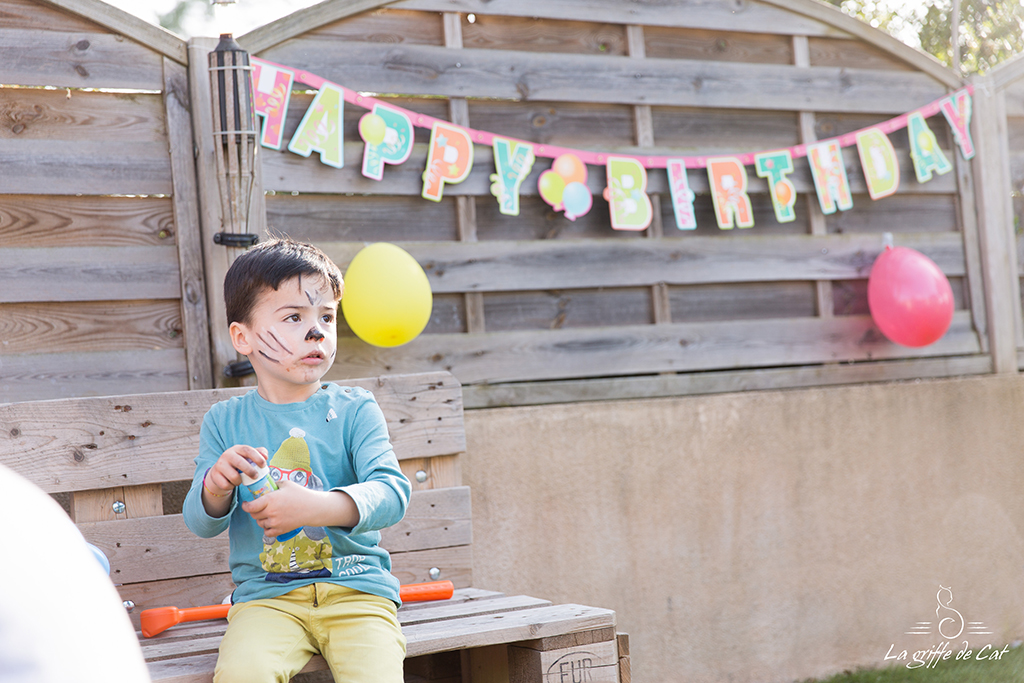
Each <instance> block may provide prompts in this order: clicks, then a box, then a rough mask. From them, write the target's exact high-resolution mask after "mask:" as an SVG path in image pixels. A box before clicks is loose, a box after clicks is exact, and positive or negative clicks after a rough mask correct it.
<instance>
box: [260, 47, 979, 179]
mask: <svg viewBox="0 0 1024 683" xmlns="http://www.w3.org/2000/svg"><path fill="white" fill-rule="evenodd" d="M254 59H255V58H254ZM259 61H260V62H262V63H264V64H267V65H269V66H273V67H276V68H278V69H285V70H287V71H291V72H293V73H294V74H295V80H297V81H301V82H302V83H305V84H306V85H308V86H310V87H312V88H316V89H317V90H319V89H320V88H322V87H323V86H324V84H325V83H330V84H331V85H333V86H334V87H336V88H338V89H339V90H341V91H342V92H343V93H344V96H345V101H346V102H348V103H349V104H354V105H356V106H357V107H362V108H363V109H367V110H370V109H373V105H375V104H381V105H384V106H387V107H390V108H391V109H394V110H397V111H400V112H402V113H403V114H405V115H406V116H408V117H409V119H410V120H411V121H412V123H413V125H414V126H417V127H419V128H427V129H430V128H433V126H434V124H435V123H437V122H443V123H450V122H449V121H444V120H443V119H438V118H434V117H433V116H427V115H426V114H418V113H416V112H414V111H410V110H408V109H403V108H402V107H398V106H395V105H394V104H390V103H388V102H383V101H382V100H378V99H377V98H375V97H370V96H369V95H361V94H359V93H357V92H356V91H354V90H350V89H349V88H346V87H345V86H343V85H339V84H337V83H334V82H333V81H328V80H327V79H326V78H322V77H321V76H317V75H316V74H314V73H310V72H309V71H303V70H301V69H293V68H291V67H288V66H285V65H283V64H275V63H274V62H270V61H267V60H266V59H262V58H260V59H259ZM963 90H966V91H967V94H969V95H973V94H974V86H973V85H970V84H969V85H966V86H964V87H963V88H962V89H961V90H958V91H956V92H961V91H963ZM955 94H956V93H951V94H950V95H943V96H942V97H940V98H939V99H937V100H935V101H933V102H929V103H928V104H926V105H924V106H923V107H919V108H917V109H914V110H913V111H908V112H906V113H904V114H900V115H899V116H896V117H893V118H891V119H889V120H887V121H882V122H881V123H877V124H875V125H873V126H867V127H865V128H861V129H859V130H855V131H853V132H851V133H846V134H844V135H840V136H838V137H836V138H826V139H825V140H819V141H818V142H819V143H820V142H827V141H828V140H833V139H834V140H838V141H839V146H840V147H853V146H854V145H856V144H857V134H858V133H862V132H864V131H866V130H870V129H872V128H878V129H880V130H881V131H882V132H883V133H885V134H886V135H889V134H890V133H892V132H894V131H897V130H900V129H902V128H906V127H907V118H908V117H909V116H910V115H911V114H915V113H919V114H921V115H922V116H923V117H924V118H926V119H927V118H929V117H932V116H935V115H936V114H938V113H939V111H940V109H939V103H940V102H942V101H943V100H944V99H946V98H947V97H950V96H951V95H955ZM460 128H463V129H464V130H465V131H466V132H467V133H469V137H470V139H471V140H472V141H473V142H475V143H479V144H482V145H492V144H493V143H494V138H495V137H502V138H504V139H506V140H511V141H512V142H515V143H523V144H527V145H533V151H534V155H535V156H538V157H544V158H546V159H557V158H558V157H560V156H561V155H563V154H575V155H576V156H577V157H579V158H580V161H582V162H583V163H585V164H590V165H592V166H604V165H605V163H607V161H608V158H609V157H616V158H620V159H621V158H625V159H635V160H636V161H638V162H640V164H641V165H642V166H644V167H645V168H666V167H667V166H668V161H669V159H683V160H684V162H685V164H686V168H707V165H708V159H710V158H712V157H708V156H697V157H688V156H680V155H678V154H675V155H671V156H654V155H651V156H647V155H642V154H608V153H604V152H588V151H586V150H582V149H572V148H571V147H558V146H557V145H541V144H538V143H535V142H530V141H529V140H519V139H518V138H510V137H506V136H504V135H500V136H498V135H495V134H494V133H489V132H487V131H486V130H476V129H473V128H469V127H467V126H460ZM815 144H818V143H815ZM772 151H775V150H772ZM789 153H790V154H791V155H792V156H793V158H794V159H799V158H802V157H806V156H807V145H794V146H793V147H790V148H789ZM755 154H757V152H751V153H749V154H736V155H724V156H735V158H737V159H739V161H740V163H741V164H743V165H744V166H753V165H754V156H755ZM716 156H723V155H721V154H719V155H716Z"/></svg>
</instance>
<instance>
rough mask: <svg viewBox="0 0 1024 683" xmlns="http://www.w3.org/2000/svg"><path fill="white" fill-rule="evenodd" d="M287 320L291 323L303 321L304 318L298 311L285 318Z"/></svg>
mask: <svg viewBox="0 0 1024 683" xmlns="http://www.w3.org/2000/svg"><path fill="white" fill-rule="evenodd" d="M285 320H287V321H288V322H290V323H297V322H299V321H301V320H302V318H301V317H300V316H299V314H298V313H292V314H291V315H290V316H288V317H287V318H285Z"/></svg>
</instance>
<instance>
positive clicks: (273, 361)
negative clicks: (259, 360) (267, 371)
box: [256, 349, 281, 365]
mask: <svg viewBox="0 0 1024 683" xmlns="http://www.w3.org/2000/svg"><path fill="white" fill-rule="evenodd" d="M256 352H257V353H258V354H260V355H261V356H263V357H264V358H266V359H267V360H269V361H270V362H271V363H277V364H278V365H280V364H281V361H279V360H278V359H276V358H271V357H270V356H268V355H267V354H265V353H264V352H263V349H257V350H256Z"/></svg>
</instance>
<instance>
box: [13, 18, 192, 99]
mask: <svg viewBox="0 0 1024 683" xmlns="http://www.w3.org/2000/svg"><path fill="white" fill-rule="evenodd" d="M111 9H113V8H111ZM139 21H140V23H142V22H141V20H139ZM0 45H3V46H4V60H3V65H2V66H0V83H6V84H10V85H54V86H57V87H62V88H127V89H138V90H149V91H154V92H157V91H159V90H160V89H161V88H162V87H163V77H162V74H161V71H162V68H161V65H160V60H161V55H160V54H159V53H157V52H154V51H153V50H150V49H147V48H145V47H143V46H142V45H140V44H138V43H136V42H134V41H131V40H124V39H122V38H121V37H120V36H116V35H111V34H106V33H95V32H88V33H63V32H60V33H58V32H55V31H38V30H26V29H17V28H6V27H0ZM178 59H179V61H182V60H180V56H179V58H178Z"/></svg>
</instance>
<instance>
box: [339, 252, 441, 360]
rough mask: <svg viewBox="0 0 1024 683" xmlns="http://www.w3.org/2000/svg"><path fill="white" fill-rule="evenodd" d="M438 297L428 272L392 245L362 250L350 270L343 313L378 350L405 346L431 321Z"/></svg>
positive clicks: (348, 271) (407, 254)
mask: <svg viewBox="0 0 1024 683" xmlns="http://www.w3.org/2000/svg"><path fill="white" fill-rule="evenodd" d="M432 307H433V296H432V295H431V292H430V282H429V281H428V280H427V274H426V273H424V272H423V268H421V267H420V264H419V263H417V262H416V259H414V258H413V257H412V256H411V255H410V254H409V252H407V251H405V250H404V249H402V248H401V247H398V246H395V245H394V244H389V243H388V242H377V243H376V244H371V245H370V246H368V247H365V248H363V249H362V250H361V251H360V252H359V253H358V254H356V256H355V258H354V259H352V263H350V264H349V266H348V270H346V271H345V293H344V296H343V297H342V299H341V310H342V313H343V314H344V316H345V320H346V321H347V322H348V326H349V327H351V328H352V331H353V332H355V333H356V336H357V337H359V338H360V339H362V340H363V341H364V342H366V343H367V344H373V345H374V346H382V347H392V346H401V345H402V344H406V343H408V342H410V341H412V340H413V339H415V338H416V337H417V336H418V335H419V333H420V332H422V331H423V328H424V327H426V326H427V322H428V321H429V320H430V311H431V308H432Z"/></svg>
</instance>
